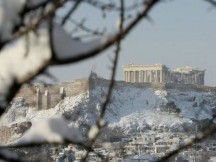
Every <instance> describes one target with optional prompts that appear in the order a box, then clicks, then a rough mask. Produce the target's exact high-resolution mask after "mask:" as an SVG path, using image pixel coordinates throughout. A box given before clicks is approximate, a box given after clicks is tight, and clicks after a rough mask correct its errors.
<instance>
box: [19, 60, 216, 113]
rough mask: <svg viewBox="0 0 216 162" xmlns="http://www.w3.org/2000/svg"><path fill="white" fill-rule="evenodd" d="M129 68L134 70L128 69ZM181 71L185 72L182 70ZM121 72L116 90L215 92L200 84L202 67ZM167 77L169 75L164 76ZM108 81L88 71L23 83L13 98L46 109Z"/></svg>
mask: <svg viewBox="0 0 216 162" xmlns="http://www.w3.org/2000/svg"><path fill="white" fill-rule="evenodd" d="M132 69H133V70H135V71H131V70H132ZM183 70H187V71H186V72H183ZM123 71H124V74H125V81H116V84H115V87H116V88H118V89H123V88H125V87H136V88H140V89H146V88H153V89H158V90H166V89H178V90H180V91H196V92H216V88H214V87H208V86H204V85H203V84H204V72H205V70H202V69H192V68H188V67H186V69H180V72H178V71H173V72H172V71H169V70H168V68H166V66H164V65H158V64H156V65H152V66H136V65H125V66H124V68H123ZM134 73H135V77H134ZM144 74H145V75H144ZM146 75H147V77H146ZM167 76H168V77H170V78H167ZM177 76H179V78H178V77H177ZM138 78H139V79H138ZM172 79H177V80H172ZM190 79H191V80H190ZM187 83H189V84H187ZM192 83H193V84H192ZM108 84H109V80H106V79H103V78H101V77H98V76H97V74H96V73H93V72H92V73H91V75H90V76H89V77H88V78H81V79H76V80H74V81H71V82H63V83H59V84H44V83H37V84H25V85H23V86H22V88H21V89H20V91H19V92H18V94H17V95H16V99H17V98H19V99H23V100H24V101H25V102H26V103H27V104H28V105H29V106H31V107H35V108H36V109H37V110H42V109H49V108H53V107H55V106H56V105H57V104H58V103H59V102H60V101H62V100H63V99H64V98H65V97H73V96H76V95H79V94H81V93H84V92H90V91H91V90H92V89H93V88H95V87H97V86H102V87H105V88H106V87H108Z"/></svg>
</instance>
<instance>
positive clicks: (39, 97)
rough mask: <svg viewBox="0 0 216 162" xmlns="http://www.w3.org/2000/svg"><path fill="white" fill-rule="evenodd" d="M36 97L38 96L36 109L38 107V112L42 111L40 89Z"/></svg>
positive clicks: (37, 90)
mask: <svg viewBox="0 0 216 162" xmlns="http://www.w3.org/2000/svg"><path fill="white" fill-rule="evenodd" d="M36 96H37V98H36V100H37V101H36V107H37V110H40V109H41V94H40V89H39V88H37V89H36Z"/></svg>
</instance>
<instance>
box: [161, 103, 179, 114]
mask: <svg viewBox="0 0 216 162" xmlns="http://www.w3.org/2000/svg"><path fill="white" fill-rule="evenodd" d="M165 111H166V112H169V113H180V112H181V110H180V109H179V108H178V107H177V106H176V104H175V102H173V101H170V102H168V103H167V104H166V105H165Z"/></svg>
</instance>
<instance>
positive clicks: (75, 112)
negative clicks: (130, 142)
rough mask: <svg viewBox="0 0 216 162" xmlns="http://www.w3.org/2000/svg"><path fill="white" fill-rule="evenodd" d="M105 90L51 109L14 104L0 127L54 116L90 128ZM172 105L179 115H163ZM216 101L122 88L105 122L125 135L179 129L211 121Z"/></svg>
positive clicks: (193, 94) (69, 99)
mask: <svg viewBox="0 0 216 162" xmlns="http://www.w3.org/2000/svg"><path fill="white" fill-rule="evenodd" d="M105 94H106V88H104V87H97V88H95V89H93V90H92V91H90V93H89V92H86V93H83V94H80V95H78V96H75V97H66V98H65V99H64V100H63V101H61V102H60V103H59V104H58V105H56V107H55V108H52V109H49V110H41V111H35V109H34V108H29V107H27V106H23V105H22V104H20V103H16V102H15V103H14V104H13V105H12V107H11V108H10V109H9V111H8V112H7V113H6V114H4V116H3V117H2V118H1V119H0V124H1V125H8V124H12V123H16V122H23V121H32V122H35V121H39V120H41V119H46V118H49V117H52V116H56V115H59V116H61V115H63V116H65V117H66V118H67V119H69V120H70V122H71V124H72V125H75V126H76V127H78V126H79V125H81V124H87V125H91V124H93V123H95V121H96V118H97V116H98V113H99V110H100V105H101V104H102V101H103V96H104V95H105ZM170 101H173V102H174V103H175V104H176V106H177V107H178V108H179V109H180V110H181V112H180V114H172V113H168V112H164V111H163V107H164V106H165V105H166V104H167V103H168V102H170ZM215 105H216V97H215V95H214V94H212V93H204V92H203V93H200V92H181V91H178V90H167V91H160V90H154V89H151V88H148V89H141V88H133V87H125V88H123V89H120V90H119V89H114V92H113V95H112V99H111V103H110V104H109V105H108V108H107V111H106V116H105V119H106V121H107V122H108V123H109V126H110V127H117V126H118V127H121V128H122V129H123V130H125V132H130V131H132V130H143V129H144V128H145V127H147V126H150V127H167V128H179V129H182V128H181V125H182V124H184V123H189V124H190V123H192V121H191V119H199V120H201V119H206V118H209V119H210V118H211V116H212V109H213V108H214V107H215Z"/></svg>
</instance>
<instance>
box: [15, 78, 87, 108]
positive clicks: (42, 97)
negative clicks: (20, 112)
mask: <svg viewBox="0 0 216 162" xmlns="http://www.w3.org/2000/svg"><path fill="white" fill-rule="evenodd" d="M88 90H89V88H88V78H82V79H77V80H75V81H73V82H64V83H61V84H42V83H38V84H25V85H23V86H22V88H21V89H20V91H19V92H18V93H17V95H16V97H20V98H23V99H24V100H25V102H26V103H27V104H28V105H29V106H31V107H35V108H37V110H42V109H49V108H52V107H55V106H56V105H57V104H58V103H59V102H60V101H61V100H62V99H64V97H72V96H76V95H78V94H80V93H82V92H86V91H88Z"/></svg>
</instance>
